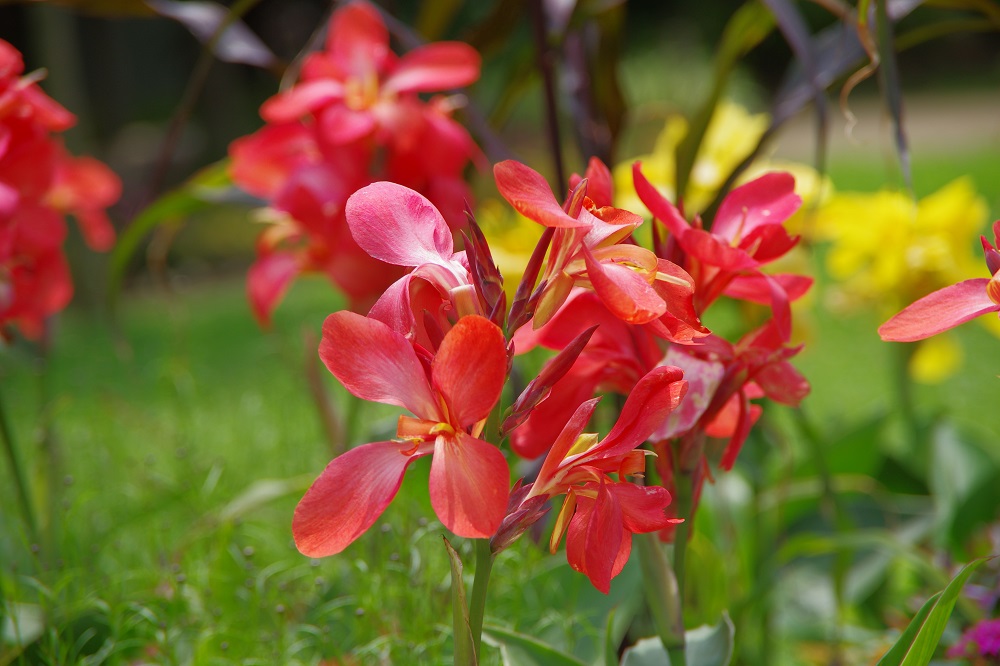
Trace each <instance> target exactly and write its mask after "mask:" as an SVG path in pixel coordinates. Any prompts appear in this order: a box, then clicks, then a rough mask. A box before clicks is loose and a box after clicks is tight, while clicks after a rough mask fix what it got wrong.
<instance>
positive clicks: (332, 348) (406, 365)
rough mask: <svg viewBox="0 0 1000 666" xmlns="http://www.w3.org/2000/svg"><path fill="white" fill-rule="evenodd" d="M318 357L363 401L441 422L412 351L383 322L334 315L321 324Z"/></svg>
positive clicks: (338, 314)
mask: <svg viewBox="0 0 1000 666" xmlns="http://www.w3.org/2000/svg"><path fill="white" fill-rule="evenodd" d="M319 357H320V358H321V359H323V363H325V364H326V367H327V368H328V369H329V370H330V372H332V373H333V376H334V377H336V378H337V379H338V380H340V383H341V384H343V385H344V388H346V389H347V390H348V391H350V392H351V393H353V394H354V395H356V396H357V397H359V398H361V399H362V400H371V401H373V402H381V403H385V404H387V405H399V406H400V407H406V408H407V409H409V410H410V411H411V412H413V413H414V414H415V415H416V416H418V417H420V418H423V419H429V420H433V421H441V418H440V416H441V414H440V409H439V408H438V406H437V400H436V397H435V395H434V392H433V391H432V390H431V386H430V383H429V382H428V381H427V375H426V374H425V372H424V368H423V366H422V365H421V363H420V360H419V359H418V358H417V354H416V353H415V352H414V351H413V347H412V346H411V345H410V343H409V342H407V341H406V338H404V337H403V336H402V335H400V334H399V333H396V332H395V331H393V330H392V329H390V328H389V327H388V326H386V325H385V324H383V323H382V322H380V321H378V320H375V319H369V318H367V317H362V316H361V315H359V314H355V313H353V312H347V311H342V312H334V313H333V314H332V315H330V316H329V317H327V318H326V321H325V322H323V340H322V342H320V345H319Z"/></svg>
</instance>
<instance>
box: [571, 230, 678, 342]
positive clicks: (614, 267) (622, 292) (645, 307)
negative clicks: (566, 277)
mask: <svg viewBox="0 0 1000 666" xmlns="http://www.w3.org/2000/svg"><path fill="white" fill-rule="evenodd" d="M581 249H582V251H583V258H584V261H585V262H586V264H587V277H588V278H589V279H590V283H591V284H592V285H594V291H595V292H597V295H598V296H600V297H601V301H603V302H604V305H605V306H607V308H608V309H609V310H611V312H613V313H614V314H615V316H616V317H618V318H619V319H621V320H623V321H626V322H628V323H630V324H646V323H649V322H651V321H653V320H654V319H656V318H657V317H659V316H660V315H662V314H663V313H664V312H666V310H667V306H666V303H664V302H663V299H662V298H660V296H659V294H657V293H656V290H655V289H653V287H652V285H650V284H649V283H648V282H647V281H646V279H645V277H643V276H642V275H641V274H639V273H637V272H636V271H634V270H632V269H631V268H628V267H627V266H621V265H618V264H615V263H600V262H598V261H597V260H596V259H594V255H593V254H591V252H590V250H588V249H587V247H586V246H581Z"/></svg>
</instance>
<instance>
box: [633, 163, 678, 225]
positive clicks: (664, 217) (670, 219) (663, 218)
mask: <svg viewBox="0 0 1000 666" xmlns="http://www.w3.org/2000/svg"><path fill="white" fill-rule="evenodd" d="M641 167H642V163H641V162H636V163H635V164H633V165H632V180H633V182H634V184H635V193H636V194H637V195H639V199H640V200H641V201H642V203H643V204H644V205H645V206H646V208H648V209H649V212H650V213H652V214H653V217H655V218H656V219H658V220H659V221H660V222H663V224H665V225H667V229H669V230H670V233H672V234H673V235H674V236H675V237H676V238H680V237H681V236H683V235H684V232H685V231H687V230H688V229H690V228H691V225H690V224H688V221H687V220H685V219H684V216H683V215H681V213H680V211H679V210H677V208H676V207H675V206H674V205H673V204H672V203H670V202H669V201H667V198H666V197H664V196H663V195H662V194H660V191H659V190H658V189H656V187H654V186H653V184H652V183H650V182H649V181H648V180H646V177H645V176H644V175H642V169H641Z"/></svg>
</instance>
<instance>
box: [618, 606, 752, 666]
mask: <svg viewBox="0 0 1000 666" xmlns="http://www.w3.org/2000/svg"><path fill="white" fill-rule="evenodd" d="M735 633H736V629H735V627H734V626H733V622H732V620H730V619H729V615H728V614H726V613H723V615H722V619H721V620H720V621H719V623H718V624H716V625H715V626H708V625H702V626H700V627H696V628H694V629H691V630H690V631H687V632H685V634H684V641H685V648H684V661H685V664H686V666H728V664H729V662H730V661H731V660H732V658H733V636H734V635H735ZM670 663H671V662H670V655H669V654H668V653H667V651H666V649H665V648H664V647H663V643H662V642H661V641H660V639H659V638H643V639H642V640H640V641H639V642H638V643H636V644H635V645H633V646H632V647H630V648H629V649H627V650H625V654H624V656H623V658H622V666H670Z"/></svg>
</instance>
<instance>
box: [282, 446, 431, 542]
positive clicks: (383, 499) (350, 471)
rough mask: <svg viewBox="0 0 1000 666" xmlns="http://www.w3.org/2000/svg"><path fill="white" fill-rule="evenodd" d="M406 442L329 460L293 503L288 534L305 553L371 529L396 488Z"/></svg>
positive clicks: (408, 459) (400, 478)
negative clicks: (294, 504)
mask: <svg viewBox="0 0 1000 666" xmlns="http://www.w3.org/2000/svg"><path fill="white" fill-rule="evenodd" d="M412 448H413V445H412V444H411V443H408V442H406V443H402V442H372V443H371V444H364V445H363V446H359V447H357V448H356V449H351V450H350V451H348V452H347V453H345V454H343V455H341V456H338V457H337V458H334V459H333V461H332V462H331V463H330V464H329V465H327V467H326V469H325V470H323V473H322V474H320V475H319V478H317V479H316V481H315V482H313V484H312V486H311V487H310V488H309V490H308V491H306V494H305V496H304V497H303V498H302V500H301V501H300V502H299V505H298V506H297V507H295V515H294V517H293V518H292V535H293V536H294V537H295V545H296V547H297V548H298V549H299V552H301V553H302V554H303V555H306V556H308V557H326V556H327V555H333V554H335V553H339V552H340V551H342V550H344V549H345V548H347V546H349V545H350V544H351V542H352V541H354V540H355V539H357V538H358V537H359V536H361V534H363V533H364V532H365V530H367V529H368V528H369V527H371V526H372V525H373V524H374V523H375V521H376V520H378V517H379V516H380V515H382V512H383V511H385V508H386V507H387V506H388V505H389V502H391V501H392V498H393V497H395V496H396V493H397V492H398V491H399V486H400V484H401V483H402V482H403V474H404V473H405V472H406V467H407V465H409V464H410V463H411V462H413V461H414V460H416V459H417V458H419V457H420V456H421V455H426V454H416V455H405V454H404V453H403V452H404V451H405V450H407V449H412Z"/></svg>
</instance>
